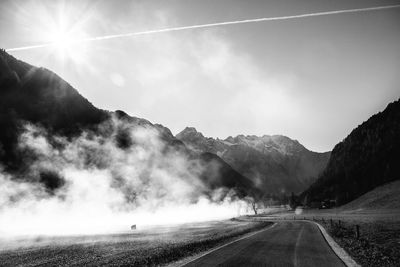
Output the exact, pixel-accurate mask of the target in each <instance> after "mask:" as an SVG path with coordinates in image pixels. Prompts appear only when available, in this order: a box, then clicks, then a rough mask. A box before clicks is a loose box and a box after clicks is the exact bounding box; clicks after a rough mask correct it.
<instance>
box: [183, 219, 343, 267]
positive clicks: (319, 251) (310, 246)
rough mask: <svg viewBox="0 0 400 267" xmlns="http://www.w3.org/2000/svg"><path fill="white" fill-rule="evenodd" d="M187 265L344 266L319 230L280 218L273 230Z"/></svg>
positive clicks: (305, 223) (313, 225) (302, 222)
mask: <svg viewBox="0 0 400 267" xmlns="http://www.w3.org/2000/svg"><path fill="white" fill-rule="evenodd" d="M185 266H187V267H189V266H246V267H247V266H305V267H312V266H318V267H320V266H324V267H329V266H345V265H344V263H343V262H342V261H341V260H340V259H339V258H338V257H337V256H336V254H335V253H334V252H333V251H332V249H331V248H330V246H329V245H328V244H327V243H326V241H325V239H324V237H323V236H322V234H321V232H320V231H319V229H318V226H317V225H315V224H314V223H311V222H306V221H279V222H277V225H275V226H274V227H272V228H270V229H266V230H263V231H261V232H259V233H257V234H255V235H253V236H250V237H248V238H244V239H242V240H239V241H237V242H233V243H231V244H229V245H227V246H224V247H221V248H220V249H217V250H215V251H213V252H211V253H209V254H206V255H204V256H203V257H200V258H197V259H196V260H194V261H192V262H190V263H188V264H186V265H185Z"/></svg>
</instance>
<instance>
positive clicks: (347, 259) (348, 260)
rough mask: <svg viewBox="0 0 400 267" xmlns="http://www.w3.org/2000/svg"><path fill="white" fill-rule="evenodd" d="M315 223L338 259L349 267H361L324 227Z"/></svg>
mask: <svg viewBox="0 0 400 267" xmlns="http://www.w3.org/2000/svg"><path fill="white" fill-rule="evenodd" d="M313 223H315V224H316V225H317V226H318V228H319V231H320V232H321V234H322V236H323V237H324V238H325V241H326V242H327V243H328V245H329V246H330V247H331V249H332V250H333V252H334V253H335V254H336V256H338V258H339V259H341V260H342V261H343V263H344V264H345V265H346V266H347V267H361V265H359V264H358V263H357V262H356V261H355V260H353V258H352V257H351V256H350V255H349V254H348V253H347V252H346V251H345V250H344V249H343V248H342V247H341V246H339V244H338V243H336V241H335V240H333V238H332V237H331V236H330V235H329V234H328V232H327V231H326V230H325V228H324V227H323V226H322V225H320V224H319V223H317V222H313Z"/></svg>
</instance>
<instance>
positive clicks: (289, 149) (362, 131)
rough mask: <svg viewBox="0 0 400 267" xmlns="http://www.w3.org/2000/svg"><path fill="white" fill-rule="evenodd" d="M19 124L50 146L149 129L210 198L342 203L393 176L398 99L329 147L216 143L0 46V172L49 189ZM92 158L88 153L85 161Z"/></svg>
mask: <svg viewBox="0 0 400 267" xmlns="http://www.w3.org/2000/svg"><path fill="white" fill-rule="evenodd" d="M113 120H116V121H118V124H115V125H119V126H115V125H114V124H112V123H111V122H112V121H113ZM27 124H30V125H35V126H37V127H40V128H43V129H45V133H46V138H47V139H48V141H49V143H50V145H51V146H52V148H53V149H55V150H57V149H60V147H61V148H62V146H63V145H65V144H61V143H60V142H59V141H58V139H57V137H60V136H61V137H63V138H65V140H69V141H70V142H73V140H74V138H77V137H78V136H81V135H82V134H83V133H85V134H86V136H88V138H94V137H93V136H102V137H104V138H106V139H111V140H112V141H113V142H114V144H115V146H116V147H117V148H118V149H120V150H127V149H130V148H132V147H134V146H135V145H137V143H136V140H135V139H134V138H133V137H132V136H131V134H130V132H129V129H139V128H146V129H150V130H152V131H154V132H156V133H157V135H158V136H159V139H160V141H161V142H162V143H163V146H162V147H163V148H162V153H164V155H165V157H167V156H168V153H170V152H171V151H172V152H173V153H175V154H179V155H181V156H182V157H183V158H185V159H186V160H187V162H189V163H190V164H192V163H193V164H192V165H190V164H189V166H188V173H191V174H193V176H196V177H198V179H199V180H200V181H201V183H202V184H203V185H204V186H205V188H201V190H202V193H204V194H210V197H212V196H211V195H212V192H213V191H215V190H216V189H223V191H224V192H225V194H228V193H229V192H231V191H232V190H233V191H234V192H236V194H237V196H239V197H245V196H252V197H256V198H257V197H261V196H265V195H269V196H276V195H289V194H290V193H292V192H293V193H301V192H302V193H301V195H300V197H301V198H302V199H303V201H304V202H321V201H323V200H326V199H328V200H335V201H336V203H337V204H338V205H342V204H345V203H348V202H350V201H352V200H354V199H356V198H357V197H359V196H361V195H363V194H365V193H367V192H369V191H371V190H373V189H374V188H376V187H378V186H381V185H384V184H387V183H390V182H392V181H395V180H398V179H399V177H400V164H399V162H400V161H399V159H400V157H399V155H400V138H399V136H400V99H399V100H397V101H395V102H393V103H391V104H389V105H388V106H387V108H386V109H385V110H384V111H382V112H379V113H377V114H376V115H374V116H372V117H371V118H369V119H368V120H367V121H365V122H364V123H362V124H361V125H359V126H358V127H356V128H355V129H354V130H353V131H352V132H351V133H350V134H349V135H348V136H347V137H346V138H345V139H344V140H343V141H342V142H340V143H339V144H337V145H336V146H335V147H334V149H333V151H332V152H325V153H317V152H313V151H310V150H308V149H307V148H305V147H304V146H303V145H301V144H300V143H299V142H298V141H296V140H293V139H291V138H289V137H286V136H282V135H272V136H270V135H264V136H254V135H247V136H245V135H238V136H236V137H232V136H230V137H228V138H226V139H223V140H222V139H219V138H216V139H215V138H210V137H205V136H204V135H203V134H202V133H201V132H198V131H197V130H196V129H195V128H193V127H187V128H185V129H184V130H183V131H182V132H180V133H179V134H177V135H176V136H174V135H173V134H172V133H171V131H170V130H169V129H168V128H167V127H165V126H163V125H160V124H153V123H151V122H149V121H148V120H145V119H142V118H137V117H133V116H130V115H128V114H126V113H125V112H123V111H113V112H111V111H106V110H101V109H99V108H96V107H95V106H94V105H93V104H92V103H90V102H89V101H88V100H87V99H85V98H84V97H83V96H82V95H80V94H79V92H78V91H77V90H76V89H74V88H73V87H72V86H71V85H70V84H68V83H67V82H66V81H64V80H63V79H62V78H61V77H59V76H58V75H57V74H55V73H53V72H52V71H50V70H47V69H44V68H38V67H35V66H32V65H30V64H27V63H25V62H23V61H20V60H18V59H16V58H14V57H13V56H11V55H9V54H8V53H7V52H6V51H5V50H0V129H1V131H0V170H1V171H2V172H4V173H7V174H9V175H10V176H11V177H13V179H16V180H18V179H21V180H24V181H28V182H32V183H39V184H42V185H43V186H45V187H46V188H47V189H48V192H49V193H51V192H52V191H54V190H57V189H58V188H59V187H62V186H64V185H65V181H64V180H63V177H62V176H61V175H59V174H58V173H57V172H56V171H49V170H46V169H43V170H39V172H38V173H32V172H31V171H30V166H32V165H34V164H35V163H36V162H38V161H39V160H40V155H38V154H36V153H35V152H34V151H32V150H29V149H26V148H24V147H23V146H21V135H22V134H23V133H24V131H25V130H26V127H25V126H26V125H27ZM121 125H122V126H121ZM107 127H108V128H107ZM110 127H111V128H112V127H114V128H113V129H111V128H110ZM110 129H111V130H112V131H111V130H110ZM111 132H113V133H114V132H115V133H116V134H111ZM87 153H89V154H90V153H95V152H90V151H87ZM86 156H87V155H86ZM93 158H96V155H89V156H88V159H89V160H88V163H87V164H93ZM85 164H86V163H85ZM94 164H97V163H94ZM195 165H196V166H201V168H194V167H193V166H195ZM199 170H201V171H200V172H199ZM396 184H398V183H396ZM199 190H200V189H199ZM221 197H223V195H222V196H221Z"/></svg>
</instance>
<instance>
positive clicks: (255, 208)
mask: <svg viewBox="0 0 400 267" xmlns="http://www.w3.org/2000/svg"><path fill="white" fill-rule="evenodd" d="M251 207H252V208H253V211H254V215H257V203H256V201H255V200H254V199H253V200H252V201H251Z"/></svg>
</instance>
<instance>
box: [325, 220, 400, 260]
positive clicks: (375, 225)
mask: <svg viewBox="0 0 400 267" xmlns="http://www.w3.org/2000/svg"><path fill="white" fill-rule="evenodd" d="M318 222H319V223H321V224H322V225H323V226H324V227H325V229H327V231H328V232H329V234H330V235H331V236H332V237H333V238H334V239H335V241H336V242H337V243H338V244H339V245H340V246H341V247H343V248H344V249H345V250H346V251H347V252H348V253H349V254H350V255H351V256H352V257H353V259H354V260H355V261H356V262H357V263H359V264H360V265H362V266H399V264H400V223H399V222H385V221H379V222H363V221H355V220H348V221H347V220H346V221H343V220H341V222H340V225H339V222H338V221H333V223H332V224H331V223H330V221H328V220H324V221H323V222H321V221H318ZM356 225H358V226H359V228H360V236H359V238H357V237H356Z"/></svg>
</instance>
